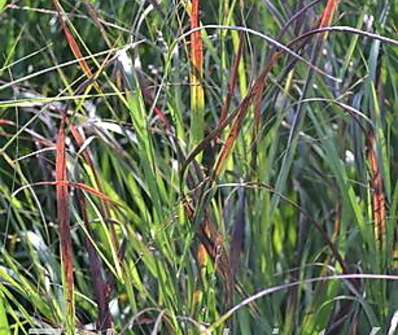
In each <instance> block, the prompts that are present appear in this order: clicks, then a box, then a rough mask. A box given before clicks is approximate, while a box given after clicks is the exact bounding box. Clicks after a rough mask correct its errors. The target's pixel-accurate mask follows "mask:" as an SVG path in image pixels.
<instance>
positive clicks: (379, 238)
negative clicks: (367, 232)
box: [367, 131, 387, 248]
mask: <svg viewBox="0 0 398 335" xmlns="http://www.w3.org/2000/svg"><path fill="white" fill-rule="evenodd" d="M367 156H368V163H369V173H370V182H369V183H370V187H371V192H372V216H373V224H374V234H375V239H376V242H377V244H378V246H379V247H380V248H383V247H384V246H385V238H386V216H387V214H386V199H385V196H384V186H383V178H382V175H381V171H380V167H379V163H378V160H377V151H376V137H375V134H374V133H373V132H372V131H371V132H370V133H369V134H368V138H367Z"/></svg>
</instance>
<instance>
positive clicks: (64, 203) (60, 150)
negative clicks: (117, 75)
mask: <svg viewBox="0 0 398 335" xmlns="http://www.w3.org/2000/svg"><path fill="white" fill-rule="evenodd" d="M55 178H56V183H57V184H56V199H57V216H58V224H59V237H60V252H61V262H62V267H63V279H64V285H65V299H66V304H67V306H66V308H67V315H66V319H67V322H68V327H69V328H70V329H73V327H74V314H75V308H74V281H73V250H72V240H71V233H70V226H69V188H68V177H67V169H66V152H65V116H63V117H62V121H61V125H60V127H59V131H58V135H57V143H56V158H55Z"/></svg>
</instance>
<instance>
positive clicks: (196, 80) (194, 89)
mask: <svg viewBox="0 0 398 335" xmlns="http://www.w3.org/2000/svg"><path fill="white" fill-rule="evenodd" d="M199 12H200V1H199V0H192V8H191V17H190V19H191V29H195V28H198V27H199V26H200V19H199V17H200V14H199ZM191 62H192V75H191V85H192V86H191V107H192V121H191V132H192V143H193V144H195V145H196V144H197V143H199V142H200V141H201V140H202V138H203V132H204V124H203V121H204V106H205V101H204V99H205V97H204V91H203V87H202V78H203V42H202V36H201V32H200V31H196V32H194V33H192V34H191Z"/></svg>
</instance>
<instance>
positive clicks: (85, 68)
mask: <svg viewBox="0 0 398 335" xmlns="http://www.w3.org/2000/svg"><path fill="white" fill-rule="evenodd" d="M53 2H54V6H55V9H56V10H57V12H58V15H59V20H60V23H61V27H62V30H63V32H64V34H65V38H66V41H67V42H68V45H69V48H70V49H71V51H72V53H73V55H74V56H75V58H76V59H78V61H79V65H80V67H81V69H82V70H83V72H84V73H85V74H86V76H87V77H88V78H91V77H92V76H93V73H92V72H91V69H90V67H89V66H88V64H87V62H86V61H85V60H84V59H82V58H83V54H82V52H81V51H80V48H79V45H78V43H77V42H76V40H75V38H74V37H73V35H72V33H71V32H70V30H69V28H68V26H67V25H66V23H65V19H64V17H63V14H62V10H61V4H60V3H59V1H58V0H53Z"/></svg>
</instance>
